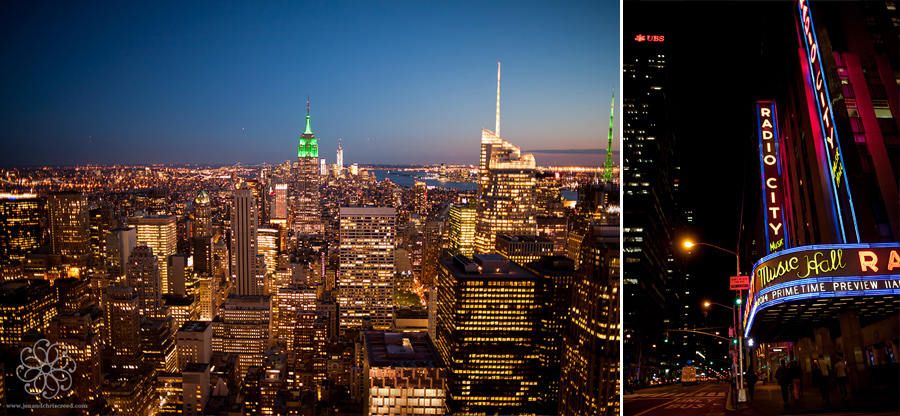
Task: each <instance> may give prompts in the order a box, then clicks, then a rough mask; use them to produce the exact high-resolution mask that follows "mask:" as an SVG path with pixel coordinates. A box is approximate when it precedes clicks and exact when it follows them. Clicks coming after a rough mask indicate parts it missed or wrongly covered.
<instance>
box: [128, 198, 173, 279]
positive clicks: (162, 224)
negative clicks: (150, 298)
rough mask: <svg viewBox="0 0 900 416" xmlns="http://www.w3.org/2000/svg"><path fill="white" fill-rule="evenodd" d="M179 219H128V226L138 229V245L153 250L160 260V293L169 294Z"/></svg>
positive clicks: (151, 217) (168, 216) (171, 217)
mask: <svg viewBox="0 0 900 416" xmlns="http://www.w3.org/2000/svg"><path fill="white" fill-rule="evenodd" d="M176 221H177V218H176V217H175V216H174V215H164V216H149V217H133V218H129V219H128V225H130V226H133V227H135V228H137V241H138V244H142V243H143V244H146V245H147V247H150V248H151V249H153V254H155V255H156V256H157V257H158V258H159V274H160V277H161V278H162V285H161V286H160V291H161V292H162V293H169V261H168V260H169V256H171V255H173V254H175V252H176V250H177V246H176V244H177V243H178V240H177V238H178V234H177V232H176Z"/></svg>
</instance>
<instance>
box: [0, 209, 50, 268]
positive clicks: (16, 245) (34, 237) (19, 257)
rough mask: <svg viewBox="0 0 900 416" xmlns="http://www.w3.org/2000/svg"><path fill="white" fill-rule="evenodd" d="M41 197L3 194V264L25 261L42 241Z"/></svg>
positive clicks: (0, 253) (0, 242)
mask: <svg viewBox="0 0 900 416" xmlns="http://www.w3.org/2000/svg"><path fill="white" fill-rule="evenodd" d="M41 206H42V202H41V199H39V198H38V197H37V195H35V194H0V265H11V264H22V263H23V262H24V260H25V255H26V254H28V253H30V252H32V251H33V250H35V249H37V248H38V247H39V246H40V245H41V233H42V231H41Z"/></svg>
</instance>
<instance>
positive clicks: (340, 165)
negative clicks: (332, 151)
mask: <svg viewBox="0 0 900 416" xmlns="http://www.w3.org/2000/svg"><path fill="white" fill-rule="evenodd" d="M336 158H337V159H336V160H337V162H335V165H336V166H337V170H338V174H340V173H341V172H343V171H344V148H342V147H341V139H338V148H337V155H336Z"/></svg>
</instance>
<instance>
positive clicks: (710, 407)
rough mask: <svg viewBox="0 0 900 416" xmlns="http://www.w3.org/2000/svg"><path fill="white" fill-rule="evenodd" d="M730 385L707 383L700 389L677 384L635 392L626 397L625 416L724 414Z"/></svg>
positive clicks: (697, 386) (701, 385) (700, 385)
mask: <svg viewBox="0 0 900 416" xmlns="http://www.w3.org/2000/svg"><path fill="white" fill-rule="evenodd" d="M727 392H728V383H716V382H706V383H700V384H699V385H696V386H682V385H681V384H674V385H671V386H663V387H656V388H647V389H641V390H635V392H634V394H627V393H626V394H625V396H624V400H623V410H624V412H623V414H626V415H631V416H640V415H672V416H678V415H685V416H687V415H691V416H694V415H697V416H701V415H724V414H725V397H726V394H727Z"/></svg>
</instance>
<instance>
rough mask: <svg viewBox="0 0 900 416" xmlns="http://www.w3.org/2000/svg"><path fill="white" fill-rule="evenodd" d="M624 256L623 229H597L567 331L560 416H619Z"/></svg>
mask: <svg viewBox="0 0 900 416" xmlns="http://www.w3.org/2000/svg"><path fill="white" fill-rule="evenodd" d="M619 254H620V252H619V227H618V226H617V225H615V226H612V225H611V226H600V225H592V226H591V228H590V230H589V231H588V232H587V236H586V238H585V241H584V243H583V244H582V252H581V262H580V265H579V268H578V270H577V271H576V272H575V277H574V282H573V284H572V286H571V294H572V297H571V298H570V299H571V304H570V305H571V309H570V311H571V312H570V316H569V319H568V323H569V325H568V326H567V328H566V329H565V330H564V331H563V337H562V343H561V345H562V347H561V352H562V354H561V357H560V359H561V363H560V366H561V369H562V372H561V375H560V379H559V408H558V413H559V414H566V415H574V414H600V415H604V414H605V415H617V414H619V391H620V390H621V389H620V386H619V368H620V362H619V348H620V340H621V338H620V336H619V333H620V328H621V326H620V324H619V289H620V283H619V281H620V280H619V279H620V277H621V274H620V268H619V264H620V263H619ZM557 290H559V289H557ZM630 307H632V308H635V307H637V306H636V305H633V306H630Z"/></svg>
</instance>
